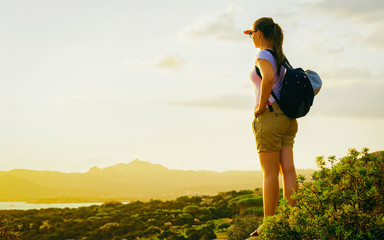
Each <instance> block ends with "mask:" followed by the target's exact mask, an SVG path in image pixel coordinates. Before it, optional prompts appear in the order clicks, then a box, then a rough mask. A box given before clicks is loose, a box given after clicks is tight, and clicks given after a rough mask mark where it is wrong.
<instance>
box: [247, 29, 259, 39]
mask: <svg viewBox="0 0 384 240" xmlns="http://www.w3.org/2000/svg"><path fill="white" fill-rule="evenodd" d="M257 31H259V30H246V31H244V34H248V35H249V37H250V38H252V33H254V32H257Z"/></svg>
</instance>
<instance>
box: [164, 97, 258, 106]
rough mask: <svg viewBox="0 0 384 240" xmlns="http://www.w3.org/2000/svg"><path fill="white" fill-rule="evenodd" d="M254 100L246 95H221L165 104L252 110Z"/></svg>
mask: <svg viewBox="0 0 384 240" xmlns="http://www.w3.org/2000/svg"><path fill="white" fill-rule="evenodd" d="M253 103H254V99H253V98H252V97H251V96H249V95H246V94H222V95H218V96H211V97H206V98H200V99H195V100H185V101H174V102H169V103H167V104H168V105H172V106H181V107H211V108H222V109H253V107H254V106H253Z"/></svg>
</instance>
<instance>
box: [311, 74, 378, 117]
mask: <svg viewBox="0 0 384 240" xmlns="http://www.w3.org/2000/svg"><path fill="white" fill-rule="evenodd" d="M383 90H384V83H383V81H380V82H367V81H359V82H355V83H353V84H350V85H345V86H338V87H326V86H324V87H323V88H322V89H321V91H320V93H319V95H317V96H316V97H315V101H314V106H313V109H314V111H315V112H316V114H319V115H325V116H333V117H350V118H384V110H383V105H382V103H383V102H384V95H383V94H382V92H383Z"/></svg>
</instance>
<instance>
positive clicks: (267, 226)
mask: <svg viewBox="0 0 384 240" xmlns="http://www.w3.org/2000/svg"><path fill="white" fill-rule="evenodd" d="M383 156H384V154H383V153H381V154H369V153H368V149H363V151H362V152H361V153H360V152H358V151H356V150H355V149H350V150H349V154H348V155H347V156H345V157H343V158H341V159H340V161H338V162H337V161H336V158H335V157H334V156H331V157H329V158H328V162H329V163H330V165H331V166H330V167H326V161H325V160H324V157H318V158H317V160H316V161H317V164H318V166H319V167H320V171H317V172H315V173H314V174H313V176H312V178H313V181H311V182H304V177H302V176H300V177H299V183H300V184H301V188H300V189H299V190H298V191H297V192H296V193H295V194H294V195H293V196H292V197H293V199H295V200H296V205H295V206H294V207H291V206H289V205H287V202H286V201H283V203H282V204H281V205H280V207H279V209H278V212H277V214H276V215H275V216H272V217H270V218H267V219H266V220H265V221H264V225H263V228H262V233H261V239H382V237H383V233H384V221H383V219H384V183H383V180H382V179H383V178H384V160H383Z"/></svg>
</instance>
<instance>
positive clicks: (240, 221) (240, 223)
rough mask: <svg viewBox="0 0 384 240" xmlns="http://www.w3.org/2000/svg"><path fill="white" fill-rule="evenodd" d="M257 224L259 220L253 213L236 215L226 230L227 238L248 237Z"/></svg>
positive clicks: (241, 239) (236, 239) (234, 239)
mask: <svg viewBox="0 0 384 240" xmlns="http://www.w3.org/2000/svg"><path fill="white" fill-rule="evenodd" d="M259 224H260V220H258V219H257V218H256V217H255V216H254V215H243V216H238V217H236V218H235V219H234V220H233V223H232V225H231V226H230V227H229V228H228V230H227V237H228V240H244V239H246V238H249V234H250V233H252V232H253V231H255V230H256V229H257V228H258V227H259Z"/></svg>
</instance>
